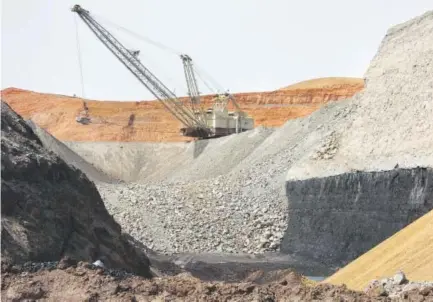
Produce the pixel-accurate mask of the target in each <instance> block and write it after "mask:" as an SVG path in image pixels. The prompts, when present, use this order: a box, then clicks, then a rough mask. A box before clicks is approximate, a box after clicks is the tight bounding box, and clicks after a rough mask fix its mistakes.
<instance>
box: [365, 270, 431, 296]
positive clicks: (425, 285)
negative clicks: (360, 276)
mask: <svg viewBox="0 0 433 302" xmlns="http://www.w3.org/2000/svg"><path fill="white" fill-rule="evenodd" d="M415 291H416V292H418V293H419V294H418V295H419V298H421V300H419V301H423V300H422V299H424V298H423V297H425V296H430V295H433V282H416V281H409V280H408V279H407V278H406V275H405V274H404V272H402V271H399V272H397V273H396V274H395V275H394V276H393V277H391V278H384V279H380V280H373V281H371V283H370V284H369V285H368V286H367V288H366V289H365V292H366V293H367V294H369V295H371V296H383V297H390V298H399V299H407V298H408V296H409V293H412V294H413V292H415Z"/></svg>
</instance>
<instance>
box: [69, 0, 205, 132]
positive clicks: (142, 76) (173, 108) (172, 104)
mask: <svg viewBox="0 0 433 302" xmlns="http://www.w3.org/2000/svg"><path fill="white" fill-rule="evenodd" d="M72 11H73V12H75V13H77V14H78V16H79V17H80V18H81V20H82V21H83V22H84V23H85V24H86V25H87V26H88V27H89V28H90V30H91V31H92V32H93V33H94V34H95V35H96V37H97V38H98V39H99V40H100V41H101V42H102V43H103V44H104V45H105V46H106V47H107V48H108V49H109V50H110V51H111V52H112V53H113V54H114V55H115V56H116V57H117V59H118V60H119V61H120V62H121V63H122V64H123V65H124V66H125V67H126V68H128V70H129V71H130V72H131V73H132V74H133V75H134V76H135V77H136V78H137V79H138V80H139V81H140V82H141V83H142V84H143V85H144V86H145V87H146V88H147V89H148V90H149V91H150V92H151V93H152V94H153V95H154V96H155V98H157V99H158V100H159V101H161V102H162V104H163V105H164V106H165V107H166V108H167V110H169V111H170V112H171V113H172V114H173V116H175V117H176V118H177V119H178V120H179V121H180V122H181V123H182V124H183V125H184V126H185V127H186V128H197V129H198V131H199V132H200V133H202V134H203V135H206V133H209V132H210V131H209V129H208V127H207V126H206V124H205V123H204V122H203V121H202V120H201V119H200V118H198V117H197V116H196V115H195V114H194V112H193V110H191V109H190V108H188V107H186V106H184V104H183V103H182V102H180V101H179V100H178V99H177V97H176V95H175V94H174V93H173V92H172V91H170V89H168V88H167V87H166V86H165V85H164V84H163V83H162V82H161V81H160V80H159V79H158V78H157V77H156V76H155V75H154V74H153V73H152V72H150V70H149V69H147V68H146V67H145V66H144V65H143V64H142V63H141V62H140V60H139V59H138V53H137V52H136V51H130V50H128V49H127V48H126V47H125V46H123V45H122V44H121V43H120V42H119V41H118V40H117V39H116V38H115V37H114V36H113V35H112V34H110V32H108V30H106V29H105V28H104V27H103V26H102V25H101V24H99V23H98V22H97V21H96V20H95V19H94V18H93V17H92V16H91V15H90V13H89V12H88V11H87V10H85V9H83V8H82V7H81V6H80V5H75V6H74V7H73V8H72Z"/></svg>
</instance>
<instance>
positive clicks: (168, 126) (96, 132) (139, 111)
mask: <svg viewBox="0 0 433 302" xmlns="http://www.w3.org/2000/svg"><path fill="white" fill-rule="evenodd" d="M301 83H302V82H301ZM363 87H364V82H363V80H362V79H352V78H331V79H326V80H324V81H321V80H320V79H319V80H313V81H308V85H301V86H299V84H297V85H295V86H294V87H293V88H290V87H288V88H285V89H280V90H276V91H269V92H251V93H237V94H235V97H236V100H237V102H238V103H239V105H240V107H241V108H242V110H245V111H246V112H247V113H248V114H249V115H251V116H252V117H253V118H254V119H255V124H256V125H257V126H259V125H263V126H281V125H283V124H284V123H285V122H286V121H287V120H289V119H293V118H298V117H302V116H306V115H309V114H310V113H312V112H313V111H315V110H317V109H318V108H320V107H321V106H322V105H323V104H326V103H328V102H332V101H337V100H341V99H345V98H349V97H351V96H352V95H354V94H355V93H357V92H359V91H360V90H362V88H363ZM2 98H3V99H4V100H5V101H6V102H7V103H8V104H9V105H10V106H11V107H12V108H13V109H14V110H16V111H17V112H18V113H19V114H21V115H22V116H23V117H24V118H26V119H31V120H33V121H34V122H35V123H36V124H37V125H39V126H40V127H42V128H44V129H46V130H48V132H49V133H51V134H52V135H54V136H55V137H56V138H57V139H60V140H68V141H136V142H142V141H146V142H160V141H188V140H191V138H187V137H183V136H181V135H180V134H179V128H180V123H179V122H178V121H177V120H176V119H175V118H174V117H173V116H172V115H171V113H170V112H168V111H167V110H166V109H165V107H164V106H163V105H162V104H161V103H160V102H158V101H144V102H111V101H110V102H98V101H90V100H89V101H87V107H88V108H89V114H90V117H91V119H92V122H91V123H90V124H88V125H81V124H78V123H77V122H76V121H75V117H76V115H77V114H78V113H79V112H80V111H81V110H82V109H83V100H82V99H79V98H74V97H69V96H62V95H53V94H44V93H36V92H31V91H26V90H22V89H16V88H8V89H5V90H3V91H2ZM212 98H213V96H203V97H202V102H203V103H204V104H205V105H206V106H210V105H211V102H210V101H211V99H212ZM180 100H181V101H184V102H187V101H188V100H187V98H180ZM131 117H134V119H133V120H131Z"/></svg>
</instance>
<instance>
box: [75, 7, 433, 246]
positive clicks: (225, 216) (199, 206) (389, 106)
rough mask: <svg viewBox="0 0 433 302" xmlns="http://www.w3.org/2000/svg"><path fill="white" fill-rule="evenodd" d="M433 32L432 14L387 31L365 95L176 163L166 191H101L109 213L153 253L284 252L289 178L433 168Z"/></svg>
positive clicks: (156, 187)
mask: <svg viewBox="0 0 433 302" xmlns="http://www.w3.org/2000/svg"><path fill="white" fill-rule="evenodd" d="M432 30H433V12H428V13H426V14H424V15H422V16H420V17H417V18H415V19H413V20H411V21H408V22H406V23H404V24H402V25H399V26H396V27H394V28H392V29H390V30H389V32H388V34H387V36H386V37H385V39H384V40H383V43H382V45H381V46H380V48H379V51H378V53H377V55H376V56H375V58H374V59H373V61H372V64H371V66H370V68H369V69H368V71H367V73H366V82H367V86H366V89H365V91H364V92H362V93H359V94H357V95H355V96H354V97H353V98H352V99H350V100H346V101H341V102H339V103H332V104H329V105H327V106H324V107H322V108H321V109H320V110H318V111H316V112H315V113H313V114H312V115H310V116H308V117H307V118H303V119H296V120H291V121H289V122H287V123H286V124H285V125H284V126H283V127H281V128H279V129H277V130H275V131H274V132H272V133H270V134H269V135H268V136H267V137H266V138H265V139H264V140H263V141H262V142H261V143H260V144H258V145H257V146H254V148H250V145H249V140H248V139H247V138H246V137H243V139H242V140H241V141H242V143H240V144H238V145H236V144H233V145H230V148H227V149H224V148H226V147H225V146H226V145H224V144H220V142H223V141H229V140H230V139H224V140H221V141H218V140H216V141H215V142H212V143H209V145H208V146H207V147H206V149H205V150H204V151H203V152H202V153H200V155H199V156H198V157H197V158H196V159H195V161H197V162H199V163H200V165H195V166H194V165H193V166H194V168H193V170H191V169H192V168H191V169H189V168H185V169H183V168H182V169H178V166H179V163H178V162H176V163H175V165H174V170H175V172H174V173H173V176H167V178H166V179H165V181H164V182H163V183H160V184H127V185H124V186H122V185H119V186H107V185H104V184H101V185H98V188H99V190H100V192H101V194H102V196H103V198H104V201H105V202H106V204H107V208H108V209H109V211H110V213H112V214H113V215H114V217H115V218H116V219H117V220H118V221H119V223H120V224H121V225H123V226H124V227H125V229H127V230H128V232H130V233H131V234H132V235H133V236H134V237H136V238H137V239H139V240H142V241H143V242H145V243H146V244H147V245H149V246H152V247H153V248H154V249H155V250H157V251H161V252H192V251H194V252H208V251H213V252H221V251H222V252H247V253H262V252H266V251H273V250H278V249H279V245H280V241H281V237H282V235H283V234H284V232H285V231H286V227H287V219H289V214H290V213H289V212H288V202H287V197H286V195H285V193H286V192H285V191H284V183H285V180H286V176H287V179H288V180H294V181H296V180H297V179H303V178H308V177H321V176H326V175H334V174H339V173H342V172H345V173H350V172H355V171H370V170H373V171H377V170H379V171H381V170H392V169H393V168H394V167H396V166H397V165H399V166H400V167H408V168H411V167H416V166H423V167H433V136H432V135H431V133H433V102H432V99H433V87H432V86H431V83H432V77H431V75H432V74H433V69H432V68H433V35H432V34H431V33H432ZM408 50H410V51H408ZM232 141H233V140H232ZM244 146H245V150H248V152H247V153H242V154H243V155H242V158H236V157H235V156H234V155H235V154H237V150H241V151H242V150H244V149H243V148H244ZM214 147H215V148H214ZM143 148H144V146H143ZM218 148H222V149H218ZM209 150H212V151H209ZM220 150H221V151H222V150H231V151H229V152H221V154H225V155H226V156H225V157H224V161H220V162H219V163H220V165H222V164H226V168H225V169H221V170H218V173H224V174H222V175H219V176H216V175H215V174H213V171H214V169H215V165H214V161H215V159H214V157H209V158H210V160H206V159H209V158H207V152H212V153H213V154H218V153H219V151H220ZM77 152H78V151H77ZM244 155H245V156H244ZM174 158H175V157H174ZM232 158H236V160H233V161H232ZM142 160H143V161H145V159H142ZM160 160H161V159H160ZM239 160H240V162H239ZM161 161H163V160H161ZM190 164H191V163H188V165H187V166H189V165H190ZM146 166H147V164H146ZM168 168H169V167H168ZM168 168H167V169H168ZM176 169H177V170H176ZM168 170H169V169H168ZM168 170H167V171H168ZM288 170H289V174H288V175H287V171H288ZM194 171H198V172H197V173H195V172H194ZM193 172H194V173H193ZM208 176H214V177H211V178H209V177H208ZM289 203H290V200H289ZM300 210H301V211H302V209H300ZM323 215H326V213H324V214H323ZM304 223H305V222H304ZM299 227H302V225H300V226H299ZM288 232H290V230H288ZM346 239H347V238H346ZM367 248H371V246H370V247H367Z"/></svg>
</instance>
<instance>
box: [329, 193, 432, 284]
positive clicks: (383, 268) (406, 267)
mask: <svg viewBox="0 0 433 302" xmlns="http://www.w3.org/2000/svg"><path fill="white" fill-rule="evenodd" d="M427 198H428V197H427ZM430 198H433V196H430ZM432 251H433V211H430V212H429V213H427V214H426V215H424V216H423V217H421V218H419V219H418V220H416V221H415V222H413V223H411V224H410V225H408V226H407V227H405V228H404V229H403V230H401V231H399V232H398V233H396V234H394V235H393V236H391V237H390V238H388V239H387V240H385V241H384V242H382V243H381V244H379V245H378V246H376V247H375V248H373V249H371V250H370V251H368V252H367V253H365V254H364V255H362V256H360V257H359V258H357V259H356V260H354V261H353V262H351V263H350V264H349V265H347V266H346V267H344V268H342V269H341V270H339V271H338V272H336V273H335V274H334V275H332V276H331V277H330V278H328V279H326V280H325V282H329V283H332V284H343V283H344V284H346V285H347V286H348V287H349V288H352V289H357V290H361V289H364V288H365V287H366V286H367V285H368V283H369V282H370V280H372V279H379V278H384V277H387V276H391V275H393V274H394V273H395V272H396V271H398V270H403V271H404V272H405V273H406V275H407V277H408V278H409V279H410V280H416V281H426V280H429V281H433V253H432Z"/></svg>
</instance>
